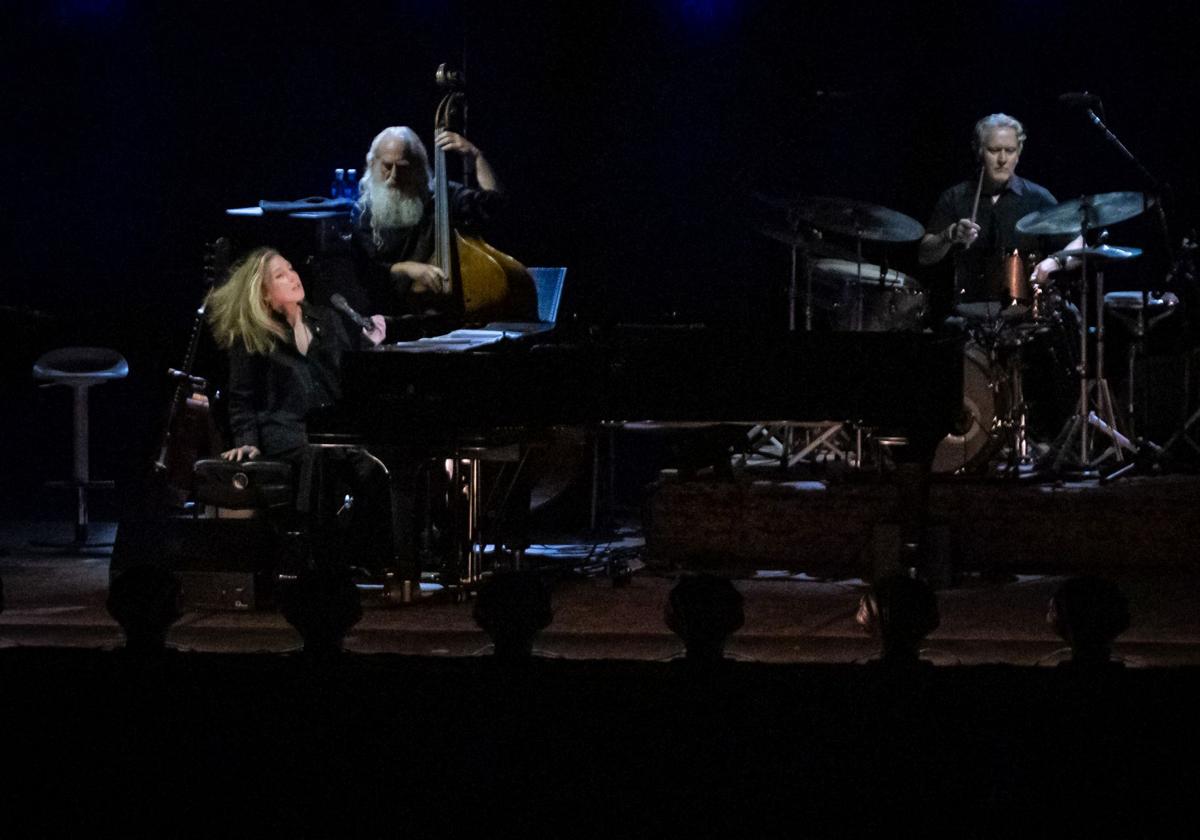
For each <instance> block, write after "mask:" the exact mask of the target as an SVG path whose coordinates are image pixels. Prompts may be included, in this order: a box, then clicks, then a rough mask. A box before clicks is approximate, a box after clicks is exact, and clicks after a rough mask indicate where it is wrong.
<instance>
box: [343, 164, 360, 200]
mask: <svg viewBox="0 0 1200 840" xmlns="http://www.w3.org/2000/svg"><path fill="white" fill-rule="evenodd" d="M342 195H344V196H345V197H346V198H348V199H350V200H351V201H353V200H354V199H356V198H358V170H357V169H347V170H346V191H345V192H344V193H342Z"/></svg>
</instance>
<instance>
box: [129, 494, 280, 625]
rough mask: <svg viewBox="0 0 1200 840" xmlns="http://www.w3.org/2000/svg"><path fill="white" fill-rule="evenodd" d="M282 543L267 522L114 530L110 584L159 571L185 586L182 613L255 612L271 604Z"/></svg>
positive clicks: (170, 522)
mask: <svg viewBox="0 0 1200 840" xmlns="http://www.w3.org/2000/svg"><path fill="white" fill-rule="evenodd" d="M279 561H280V541H279V538H278V536H277V534H276V533H275V531H274V529H272V528H271V526H270V524H269V522H268V521H267V520H266V519H265V518H255V519H196V518H192V517H176V518H167V519H162V520H156V521H130V522H122V523H120V525H119V526H118V527H117V538H116V544H115V545H114V546H113V554H112V562H111V564H110V566H109V575H110V578H113V577H116V576H117V575H119V574H120V573H121V572H122V571H124V570H125V569H128V568H130V567H132V566H140V565H148V564H149V565H162V566H164V567H166V568H168V569H170V570H171V571H173V572H175V573H176V574H177V575H178V576H179V579H180V582H181V583H182V585H183V599H184V605H185V606H186V607H190V608H195V609H214V610H253V609H261V608H264V607H269V606H270V605H271V603H272V595H273V591H274V586H273V584H274V581H275V579H276V573H277V570H278V568H279Z"/></svg>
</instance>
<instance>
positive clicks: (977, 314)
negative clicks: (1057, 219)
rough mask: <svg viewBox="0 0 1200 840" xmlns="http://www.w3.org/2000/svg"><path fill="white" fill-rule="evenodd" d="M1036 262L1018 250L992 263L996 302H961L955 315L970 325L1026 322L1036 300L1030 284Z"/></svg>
mask: <svg viewBox="0 0 1200 840" xmlns="http://www.w3.org/2000/svg"><path fill="white" fill-rule="evenodd" d="M1032 262H1033V261H1032V259H1031V258H1030V257H1029V256H1028V255H1026V254H1022V253H1021V252H1020V251H1016V250H1014V251H1012V252H1010V253H1009V254H1007V255H1006V256H1004V257H1002V258H1000V259H999V260H995V261H993V262H991V263H990V264H989V265H990V267H989V269H988V270H987V288H988V289H989V290H990V294H991V295H992V296H993V298H992V300H983V301H966V302H960V303H958V304H957V305H956V306H955V307H954V314H955V315H957V316H959V317H960V318H965V319H966V320H967V322H968V323H983V322H988V321H1004V322H1006V323H1011V322H1014V321H1023V320H1026V319H1027V318H1028V317H1029V314H1030V310H1031V309H1032V307H1033V306H1034V304H1035V301H1036V295H1035V294H1034V288H1033V286H1032V284H1031V283H1030V281H1029V276H1030V275H1031V274H1032V273H1033V265H1032Z"/></svg>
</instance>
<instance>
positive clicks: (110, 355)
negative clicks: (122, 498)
mask: <svg viewBox="0 0 1200 840" xmlns="http://www.w3.org/2000/svg"><path fill="white" fill-rule="evenodd" d="M128 375H129V363H128V362H127V361H125V357H124V356H122V355H121V354H120V353H118V352H117V351H116V350H110V349H109V348H107V347H60V348H59V349H57V350H51V351H50V352H48V353H45V354H44V355H43V356H42V357H41V358H40V359H38V360H37V362H36V363H35V364H34V366H33V378H34V379H40V380H43V381H45V382H46V385H44V386H42V387H47V388H48V387H52V386H54V385H65V386H67V387H68V388H70V389H71V390H72V391H74V395H75V396H74V433H73V435H72V438H73V442H74V449H75V453H74V461H73V464H74V469H73V473H74V474H73V477H72V479H71V480H70V481H49V482H46V483H47V484H48V485H49V486H57V487H72V488H74V489H75V494H76V500H77V504H76V516H75V539H74V540H73V541H71V542H68V543H35V545H37V546H39V547H45V548H61V549H64V550H67V551H77V550H82V549H87V548H107V547H110V546H111V545H112V543H88V490H93V489H97V488H111V487H113V486H114V484H113V482H112V481H93V480H92V477H91V474H90V472H89V467H88V390H89V389H90V388H91V387H92V386H94V385H103V384H104V383H105V382H108V381H109V380H112V379H124V378H125V377H126V376H128Z"/></svg>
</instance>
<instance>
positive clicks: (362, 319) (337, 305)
mask: <svg viewBox="0 0 1200 840" xmlns="http://www.w3.org/2000/svg"><path fill="white" fill-rule="evenodd" d="M329 303H330V305H331V306H333V308H334V309H336V310H337V311H338V312H341V313H342V314H343V315H345V316H346V317H347V318H349V319H350V320H351V321H353V322H354V324H355V325H356V326H358V327H362V328H363V329H364V330H367V331H370V330H373V329H375V322H374V321H372V320H371V319H370V318H368V317H366V316H365V315H360V314H359V313H358V312H356V311H355V309H354V307H352V306H351V305H350V304H349V303H347V302H346V298H344V297H343V296H342V295H340V294H337V295H332V296H331V297H330V298H329Z"/></svg>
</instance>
